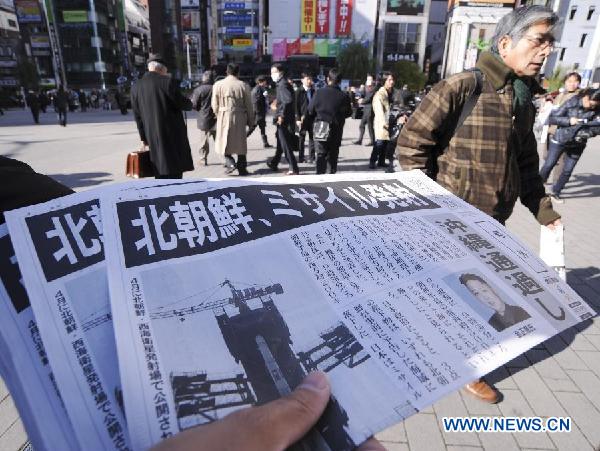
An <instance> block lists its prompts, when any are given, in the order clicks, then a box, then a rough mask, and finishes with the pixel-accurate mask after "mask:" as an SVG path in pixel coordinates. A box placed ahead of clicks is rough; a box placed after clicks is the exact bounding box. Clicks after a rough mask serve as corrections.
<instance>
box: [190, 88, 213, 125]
mask: <svg viewBox="0 0 600 451" xmlns="http://www.w3.org/2000/svg"><path fill="white" fill-rule="evenodd" d="M212 87H213V85H211V84H210V83H202V84H201V85H200V86H198V87H197V88H196V89H194V92H193V93H192V106H193V108H194V109H195V110H196V111H197V112H198V116H197V118H196V123H197V124H198V129H200V130H203V131H205V132H207V131H209V130H210V129H212V128H213V127H214V125H215V124H216V123H217V117H216V116H215V112H214V111H213V109H212V106H211V105H210V101H211V99H212Z"/></svg>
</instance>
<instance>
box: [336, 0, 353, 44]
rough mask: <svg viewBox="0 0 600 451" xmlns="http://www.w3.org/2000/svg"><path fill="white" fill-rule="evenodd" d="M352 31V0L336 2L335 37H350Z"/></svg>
mask: <svg viewBox="0 0 600 451" xmlns="http://www.w3.org/2000/svg"><path fill="white" fill-rule="evenodd" d="M351 29H352V0H338V2H337V6H336V11H335V35H336V36H350V30H351Z"/></svg>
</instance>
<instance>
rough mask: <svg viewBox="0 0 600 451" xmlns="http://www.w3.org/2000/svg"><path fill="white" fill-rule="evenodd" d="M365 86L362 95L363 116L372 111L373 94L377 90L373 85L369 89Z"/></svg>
mask: <svg viewBox="0 0 600 451" xmlns="http://www.w3.org/2000/svg"><path fill="white" fill-rule="evenodd" d="M366 89H367V88H365V96H364V97H363V101H362V104H361V105H362V106H363V116H367V115H370V114H371V113H372V112H373V96H374V95H375V92H376V91H377V90H376V89H375V87H372V88H371V90H370V91H368V90H366Z"/></svg>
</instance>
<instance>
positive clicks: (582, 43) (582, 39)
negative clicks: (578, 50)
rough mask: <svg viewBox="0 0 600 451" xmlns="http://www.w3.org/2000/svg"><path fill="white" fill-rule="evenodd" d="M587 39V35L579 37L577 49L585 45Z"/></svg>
mask: <svg viewBox="0 0 600 451" xmlns="http://www.w3.org/2000/svg"><path fill="white" fill-rule="evenodd" d="M586 38H587V33H583V34H582V35H581V41H579V47H583V46H584V45H585V39H586Z"/></svg>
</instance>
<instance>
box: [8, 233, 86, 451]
mask: <svg viewBox="0 0 600 451" xmlns="http://www.w3.org/2000/svg"><path fill="white" fill-rule="evenodd" d="M8 344H10V346H8ZM0 355H1V356H2V371H1V372H2V376H3V378H4V380H5V382H6V384H7V386H8V388H9V390H10V392H11V393H12V396H13V399H14V401H15V405H16V406H17V409H18V410H19V412H20V413H21V418H22V420H23V423H24V425H25V428H26V430H27V435H28V437H29V440H30V441H31V443H32V444H33V446H34V448H35V449H36V450H40V451H41V450H46V449H47V450H51V449H61V450H65V451H68V450H73V451H74V450H76V449H79V446H78V445H77V441H76V439H75V435H74V433H73V427H72V426H71V423H70V422H69V420H68V418H67V416H66V412H65V409H64V405H63V403H62V400H61V398H60V393H59V392H58V389H57V387H56V382H55V380H54V374H53V373H52V369H51V367H50V364H49V361H48V357H47V356H46V351H45V349H44V345H43V343H42V340H41V338H40V334H39V330H38V326H37V322H36V319H35V317H34V315H33V311H32V309H31V306H30V304H29V298H28V297H27V293H26V292H25V288H24V287H23V285H22V280H21V273H20V271H19V266H18V264H17V259H16V257H15V255H14V250H13V247H12V244H11V241H10V238H9V236H8V229H7V227H6V224H0ZM49 444H52V447H49V446H48V445H49Z"/></svg>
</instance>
